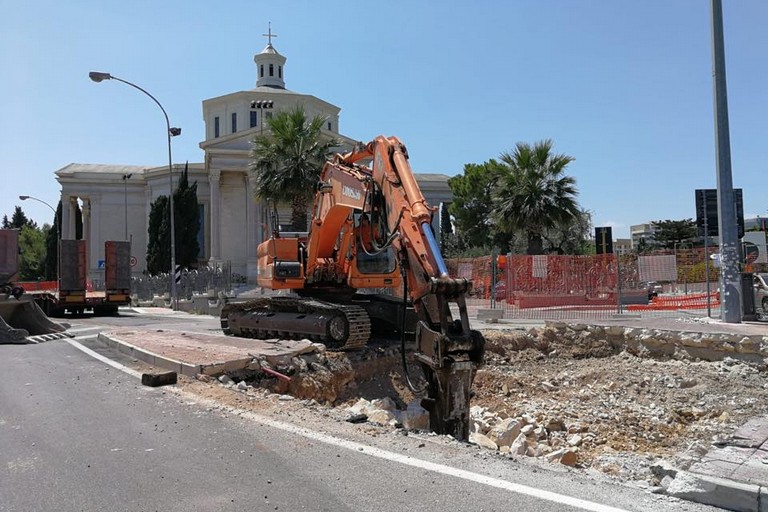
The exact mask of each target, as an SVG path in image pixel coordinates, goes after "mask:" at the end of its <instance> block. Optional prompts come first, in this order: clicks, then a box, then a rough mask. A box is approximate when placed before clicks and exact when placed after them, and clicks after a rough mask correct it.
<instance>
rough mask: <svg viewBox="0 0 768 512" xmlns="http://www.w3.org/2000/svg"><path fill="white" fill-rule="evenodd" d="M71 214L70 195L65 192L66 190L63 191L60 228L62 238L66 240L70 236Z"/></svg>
mask: <svg viewBox="0 0 768 512" xmlns="http://www.w3.org/2000/svg"><path fill="white" fill-rule="evenodd" d="M70 215H71V212H70V211H69V196H68V195H66V194H64V192H62V193H61V224H60V225H59V230H60V234H61V238H62V239H63V240H66V239H68V238H69V236H68V235H69V217H70Z"/></svg>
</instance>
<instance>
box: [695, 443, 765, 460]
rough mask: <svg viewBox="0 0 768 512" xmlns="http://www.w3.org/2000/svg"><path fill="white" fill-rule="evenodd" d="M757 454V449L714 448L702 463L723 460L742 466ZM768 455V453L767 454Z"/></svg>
mask: <svg viewBox="0 0 768 512" xmlns="http://www.w3.org/2000/svg"><path fill="white" fill-rule="evenodd" d="M755 452H757V449H755V448H742V447H741V446H725V447H723V448H712V449H711V450H709V451H708V452H707V454H706V455H704V457H703V458H702V462H705V461H709V460H721V461H724V462H733V463H734V464H742V463H743V462H744V461H746V460H747V459H749V458H750V457H751V456H752V455H754V454H755ZM766 455H768V453H767V454H766Z"/></svg>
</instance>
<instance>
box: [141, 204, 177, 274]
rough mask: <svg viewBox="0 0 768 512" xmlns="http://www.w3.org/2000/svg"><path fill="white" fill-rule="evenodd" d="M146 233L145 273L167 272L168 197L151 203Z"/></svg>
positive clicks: (168, 250)
mask: <svg viewBox="0 0 768 512" xmlns="http://www.w3.org/2000/svg"><path fill="white" fill-rule="evenodd" d="M174 220H175V219H174ZM147 231H148V233H147V240H148V243H147V272H148V273H150V274H160V273H163V272H168V271H169V270H170V268H171V228H170V219H169V218H168V196H160V197H158V198H157V199H155V200H154V201H152V204H151V205H150V208H149V228H148V230H147Z"/></svg>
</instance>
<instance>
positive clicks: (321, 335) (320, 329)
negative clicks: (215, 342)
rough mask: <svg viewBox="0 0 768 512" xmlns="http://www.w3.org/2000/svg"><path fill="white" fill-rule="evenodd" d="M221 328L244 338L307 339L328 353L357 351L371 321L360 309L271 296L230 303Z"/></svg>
mask: <svg viewBox="0 0 768 512" xmlns="http://www.w3.org/2000/svg"><path fill="white" fill-rule="evenodd" d="M220 320H221V328H222V330H223V331H224V333H225V334H227V335H234V336H240V337H244V338H262V339H265V338H275V337H278V338H287V339H304V338H308V339H311V340H313V341H319V342H321V343H324V344H325V345H326V347H327V348H328V350H354V349H357V348H361V347H363V346H365V344H366V343H367V342H368V340H369V339H370V337H371V320H370V318H369V317H368V313H367V312H366V311H365V309H363V308H361V307H359V306H353V305H346V304H334V303H331V302H325V301H320V300H317V299H307V298H302V297H269V298H261V299H255V300H251V301H248V302H243V303H236V304H227V305H226V306H224V308H223V309H222V310H221V315H220Z"/></svg>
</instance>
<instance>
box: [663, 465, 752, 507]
mask: <svg viewBox="0 0 768 512" xmlns="http://www.w3.org/2000/svg"><path fill="white" fill-rule="evenodd" d="M666 494H667V495H669V496H673V497H676V498H681V499H685V500H690V501H695V502H697V503H702V504H705V505H712V506H715V507H720V508H725V509H727V510H734V511H736V512H758V511H759V499H760V487H759V486H757V485H752V484H745V483H741V482H736V481H733V480H728V479H725V478H717V477H713V476H704V475H697V474H693V473H689V472H687V471H680V472H678V474H677V476H676V477H675V478H674V480H672V482H670V484H669V486H668V487H667V490H666Z"/></svg>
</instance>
